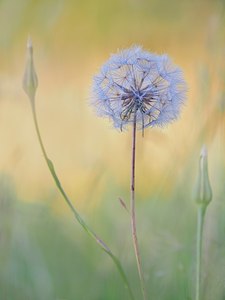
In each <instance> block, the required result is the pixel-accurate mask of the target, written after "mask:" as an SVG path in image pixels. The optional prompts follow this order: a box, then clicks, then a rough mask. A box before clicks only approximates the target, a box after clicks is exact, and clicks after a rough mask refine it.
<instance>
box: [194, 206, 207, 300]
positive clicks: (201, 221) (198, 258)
mask: <svg viewBox="0 0 225 300" xmlns="http://www.w3.org/2000/svg"><path fill="white" fill-rule="evenodd" d="M205 211H206V206H205V205H204V204H199V205H198V216H197V246H196V294H195V300H201V280H202V270H201V269H202V238H203V227H204V218H205Z"/></svg>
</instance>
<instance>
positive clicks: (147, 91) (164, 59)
mask: <svg viewBox="0 0 225 300" xmlns="http://www.w3.org/2000/svg"><path fill="white" fill-rule="evenodd" d="M93 94H94V97H93V101H92V104H93V106H94V107H95V109H96V110H97V113H98V115H100V116H102V117H108V118H110V119H111V120H112V121H113V124H114V126H115V127H116V128H120V129H121V130H122V129H123V128H124V127H126V126H127V125H129V124H132V123H133V122H134V119H135V121H136V123H137V126H138V127H137V128H138V129H142V130H143V129H144V128H146V127H149V126H151V127H153V126H163V125H165V124H167V123H169V122H171V121H173V120H175V119H177V118H178V116H179V113H180V108H181V106H182V104H183V102H184V100H185V95H186V84H185V81H184V79H183V74H182V71H181V70H180V69H179V68H178V67H177V66H175V65H173V63H172V62H171V60H170V59H169V57H168V56H167V55H155V54H152V53H149V52H146V51H143V50H142V48H141V47H133V48H130V49H126V50H123V51H121V52H119V53H118V54H114V55H112V56H111V58H110V59H109V60H108V61H107V62H106V63H105V64H104V65H103V66H102V68H101V70H100V73H99V74H98V75H97V76H95V77H94V84H93Z"/></svg>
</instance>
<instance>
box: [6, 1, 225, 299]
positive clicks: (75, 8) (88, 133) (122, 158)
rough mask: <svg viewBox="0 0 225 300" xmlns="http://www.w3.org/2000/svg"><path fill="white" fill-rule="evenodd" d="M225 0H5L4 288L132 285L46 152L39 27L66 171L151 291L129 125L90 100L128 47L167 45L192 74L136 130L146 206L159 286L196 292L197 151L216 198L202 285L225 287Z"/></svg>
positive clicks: (36, 295)
mask: <svg viewBox="0 0 225 300" xmlns="http://www.w3.org/2000/svg"><path fill="white" fill-rule="evenodd" d="M224 9H225V2H224V1H222V0H221V1H209V0H204V1H203V0H199V1H194V0H189V1H187V0H185V1H178V0H171V1H163V0H148V1H147V0H114V1H107V0H96V1H92V0H86V1H78V0H76V1H60V0H54V1H53V0H40V1H31V0H30V1H28V0H18V1H13V0H1V1H0V299H1V300H25V299H31V300H36V299H37V300H42V299H43V300H45V299H46V300H47V299H48V300H50V299H55V300H56V299H57V300H72V299H78V300H82V299H83V300H114V299H124V300H125V299H128V295H127V293H126V290H125V289H124V287H123V284H122V282H121V281H120V278H119V275H118V274H117V272H116V270H115V267H114V265H113V264H112V262H111V261H110V259H109V258H108V257H107V256H106V255H105V254H104V253H102V251H101V250H99V249H98V247H97V246H96V245H95V244H94V242H93V241H91V240H89V237H88V236H86V235H85V233H84V232H83V231H82V229H81V228H80V227H79V225H78V224H77V223H75V222H74V220H73V216H72V215H71V214H70V212H69V210H68V208H67V206H66V204H65V203H64V202H63V199H62V198H61V196H60V195H59V193H58V191H57V190H56V187H55V186H54V183H53V180H52V178H51V176H50V174H49V172H48V170H47V167H46V165H45V162H44V160H43V157H42V154H41V151H40V148H39V145H38V142H37V138H36V135H35V131H34V126H33V122H32V116H31V111H30V106H29V101H28V99H27V97H26V95H25V94H24V92H23V90H22V87H21V81H22V76H23V72H24V64H25V50H26V40H27V37H28V35H30V36H31V37H32V40H33V45H34V58H35V65H36V71H37V74H38V78H39V87H38V91H37V98H36V105H37V113H38V118H39V122H40V127H41V128H40V129H41V132H42V136H43V139H44V142H45V145H46V148H47V151H48V153H49V156H50V158H51V159H52V160H53V161H54V164H55V167H56V170H57V172H58V175H59V177H60V178H61V181H62V183H63V185H64V187H65V189H66V190H67V192H68V194H69V195H70V196H71V198H72V200H73V203H74V205H75V206H76V207H77V208H78V209H79V211H80V212H81V214H82V215H83V216H84V217H85V219H86V221H87V222H88V224H90V225H91V226H92V227H93V228H94V229H95V230H96V231H97V232H98V234H99V235H100V236H101V237H103V238H104V240H106V241H107V243H108V244H109V245H110V247H111V248H112V249H113V251H114V252H115V253H116V254H117V255H118V256H119V258H120V259H121V261H122V263H123V266H124V268H125V270H126V271H127V273H128V275H129V279H130V281H131V283H132V287H133V289H134V293H135V295H136V297H137V299H140V291H139V287H138V277H137V271H136V266H135V258H134V254H133V249H132V243H131V236H130V228H129V226H130V225H129V217H128V214H127V212H126V211H125V210H124V209H123V208H122V207H121V206H120V204H119V201H118V197H119V196H120V197H122V198H123V199H124V200H125V201H126V202H127V203H129V181H130V155H131V154H130V152H131V151H130V148H131V138H130V136H131V132H130V131H129V130H128V131H125V132H122V133H120V132H118V131H116V130H115V129H113V127H112V125H111V124H110V122H109V121H107V120H103V119H99V118H98V117H96V116H95V114H94V113H93V111H92V108H90V106H89V100H90V97H91V94H90V90H91V84H92V76H93V75H94V74H95V73H97V71H98V69H99V67H100V66H101V64H103V63H104V62H105V60H106V59H107V58H108V57H109V55H110V53H113V52H116V51H117V49H122V48H125V47H129V46H131V45H134V44H140V45H142V46H143V47H144V48H145V49H146V50H149V51H152V52H157V53H168V54H169V55H170V56H171V57H172V58H173V61H174V62H175V63H176V64H177V65H179V66H180V67H181V68H182V69H183V71H184V75H185V79H186V81H187V83H188V99H187V102H186V105H185V107H184V108H183V111H182V114H181V117H180V119H179V120H178V121H177V122H175V123H174V124H170V125H168V127H167V128H165V129H163V130H162V129H157V128H154V129H147V130H145V137H144V138H142V137H141V133H140V134H139V136H138V144H137V218H138V232H139V240H140V245H141V253H142V256H143V258H142V259H143V262H144V273H145V277H146V286H147V290H148V294H149V295H150V296H151V298H150V299H153V300H185V299H186V300H188V299H193V294H194V276H195V240H196V238H195V230H196V211H197V207H196V204H195V202H194V200H193V189H194V185H195V179H196V177H197V173H198V162H199V153H200V149H201V146H202V144H203V143H205V144H206V145H207V147H208V153H209V173H210V174H209V175H210V180H211V184H212V188H213V201H212V203H211V204H210V206H209V209H208V211H207V216H206V217H207V219H206V228H205V233H204V247H205V252H204V257H203V260H204V299H205V300H220V299H221V300H222V299H225V280H224V278H225V198H224V194H225V184H224V182H225V170H224V139H225V127H224V126H225V123H224V119H225V116H224V113H225V60H224V55H225V19H224V17H225V15H224Z"/></svg>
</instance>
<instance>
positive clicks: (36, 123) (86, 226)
mask: <svg viewBox="0 0 225 300" xmlns="http://www.w3.org/2000/svg"><path fill="white" fill-rule="evenodd" d="M32 100H33V101H32ZM34 103H35V102H34V99H31V106H32V114H33V119H34V125H35V129H36V133H37V137H38V141H39V144H40V147H41V150H42V153H43V155H44V159H45V161H46V163H47V165H48V168H49V171H50V173H51V175H52V177H53V179H54V181H55V184H56V186H57V188H58V189H59V191H60V193H61V195H62V196H63V198H64V200H65V201H66V203H67V204H68V206H69V208H70V210H71V211H72V213H73V215H74V217H75V218H76V220H77V221H78V222H79V224H80V225H81V226H82V227H83V229H84V230H85V231H86V232H87V233H88V234H89V236H90V237H92V238H93V239H94V240H95V241H96V242H97V243H98V245H99V246H100V247H101V248H102V249H103V250H104V251H105V252H106V253H107V254H108V255H109V256H110V257H111V258H112V260H113V262H114V263H115V265H116V267H117V270H118V271H119V273H120V276H121V278H122V280H123V282H124V285H125V287H126V288H127V290H128V293H129V296H130V299H131V300H134V296H133V293H132V290H131V287H130V284H129V282H128V279H127V277H126V274H125V272H124V270H123V267H122V265H121V263H120V261H119V259H118V258H117V257H116V256H115V255H114V254H113V253H112V251H111V250H110V249H109V247H108V246H107V245H106V244H105V243H104V242H103V241H102V240H101V239H100V238H99V237H98V236H97V235H96V233H95V232H94V231H93V230H92V229H91V228H90V227H89V226H88V225H87V224H86V223H85V221H84V220H83V219H82V217H81V216H80V214H79V213H78V211H77V210H76V208H75V207H74V206H73V204H72V202H71V200H70V199H69V197H68V196H67V194H66V192H65V191H64V189H63V187H62V185H61V182H60V181H59V178H58V176H57V174H56V172H55V168H54V165H53V163H52V161H51V160H50V159H49V158H48V155H47V152H46V150H45V147H44V144H43V141H42V138H41V134H40V130H39V126H38V121H37V115H36V109H35V104H34Z"/></svg>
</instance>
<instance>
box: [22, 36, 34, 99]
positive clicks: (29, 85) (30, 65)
mask: <svg viewBox="0 0 225 300" xmlns="http://www.w3.org/2000/svg"><path fill="white" fill-rule="evenodd" d="M37 86H38V78H37V75H36V72H35V68H34V62H33V45H32V41H31V39H30V38H28V40H27V62H26V67H25V72H24V76H23V89H24V91H25V93H26V94H27V95H28V97H29V99H30V100H31V101H32V103H33V102H34V99H35V93H36V89H37Z"/></svg>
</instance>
